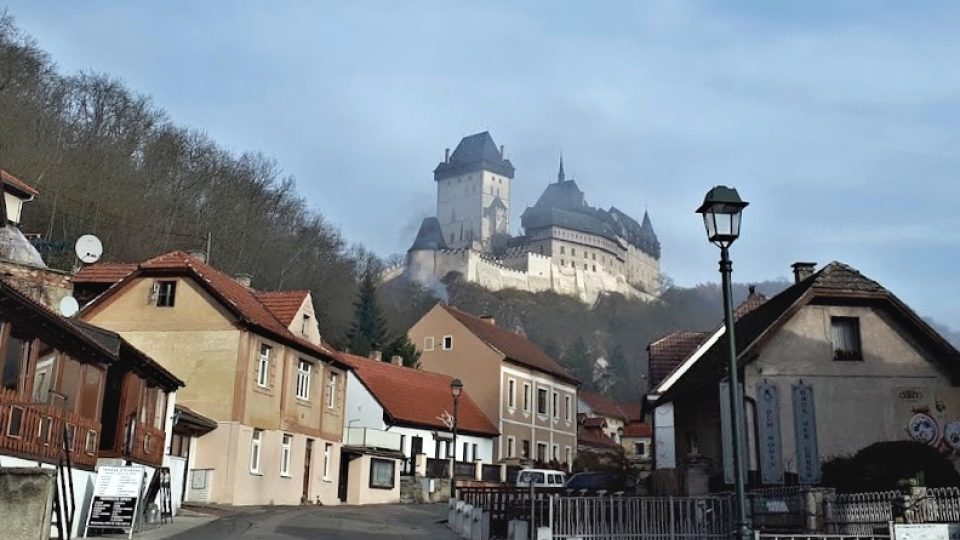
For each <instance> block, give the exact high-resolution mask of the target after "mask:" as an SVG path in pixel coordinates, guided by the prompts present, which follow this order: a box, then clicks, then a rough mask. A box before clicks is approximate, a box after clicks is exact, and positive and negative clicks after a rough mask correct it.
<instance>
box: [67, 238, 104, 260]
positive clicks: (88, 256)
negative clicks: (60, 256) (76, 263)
mask: <svg viewBox="0 0 960 540" xmlns="http://www.w3.org/2000/svg"><path fill="white" fill-rule="evenodd" d="M73 250H74V251H75V252H76V254H77V258H78V259H80V262H82V263H84V264H93V263H95V262H97V261H99V260H100V256H101V255H103V244H102V243H101V242H100V239H99V238H97V237H96V236H94V235H92V234H85V235H83V236H81V237H80V238H77V243H76V244H75V245H74V246H73Z"/></svg>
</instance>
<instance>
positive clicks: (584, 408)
mask: <svg viewBox="0 0 960 540" xmlns="http://www.w3.org/2000/svg"><path fill="white" fill-rule="evenodd" d="M577 398H578V399H577V412H579V413H580V414H583V415H584V416H586V417H587V418H602V419H603V420H604V425H603V433H604V434H605V435H606V436H607V437H610V438H611V439H613V440H614V442H617V443H619V442H620V438H621V437H622V436H623V429H624V427H625V426H626V424H627V417H626V415H625V414H624V412H623V409H621V408H620V405H619V404H618V403H616V402H615V401H613V400H612V399H610V398H608V397H607V396H604V395H603V394H598V393H597V392H591V391H589V390H580V392H579V393H578V394H577Z"/></svg>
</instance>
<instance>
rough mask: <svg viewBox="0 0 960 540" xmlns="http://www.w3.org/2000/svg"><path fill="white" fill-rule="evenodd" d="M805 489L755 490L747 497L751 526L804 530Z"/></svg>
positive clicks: (764, 529) (777, 529)
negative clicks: (751, 518)
mask: <svg viewBox="0 0 960 540" xmlns="http://www.w3.org/2000/svg"><path fill="white" fill-rule="evenodd" d="M810 495H811V493H810V488H809V487H805V486H791V487H773V488H763V489H755V490H752V491H750V493H748V494H747V497H748V504H749V508H750V515H751V516H753V526H754V528H756V529H759V530H763V531H794V532H795V531H803V530H807V527H808V525H809V523H808V518H809V517H811V516H810V515H809V513H810V512H809V508H808V504H807V497H808V496H810Z"/></svg>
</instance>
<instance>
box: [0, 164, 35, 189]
mask: <svg viewBox="0 0 960 540" xmlns="http://www.w3.org/2000/svg"><path fill="white" fill-rule="evenodd" d="M0 178H2V179H3V183H4V184H5V185H8V186H10V187H12V188H14V189H16V190H17V191H20V192H23V193H25V194H27V195H34V196H36V195H39V194H40V192H39V191H37V188H35V187H33V186H31V185H30V184H28V183H26V182H24V181H23V180H21V179H19V178H17V177H16V176H14V175H12V174H10V173H9V172H7V171H5V170H3V169H0Z"/></svg>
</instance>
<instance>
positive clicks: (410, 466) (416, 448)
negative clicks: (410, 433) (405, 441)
mask: <svg viewBox="0 0 960 540" xmlns="http://www.w3.org/2000/svg"><path fill="white" fill-rule="evenodd" d="M421 453H423V437H413V438H412V439H410V455H409V456H407V457H406V459H404V463H405V464H406V469H407V470H406V474H413V473H414V469H415V468H416V460H417V456H418V455H420V454H421Z"/></svg>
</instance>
